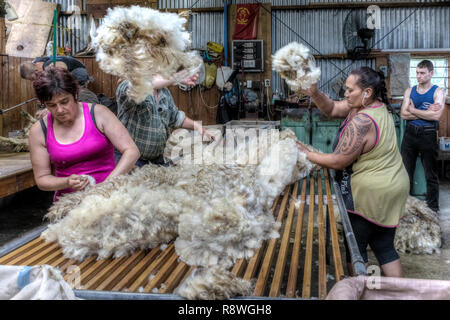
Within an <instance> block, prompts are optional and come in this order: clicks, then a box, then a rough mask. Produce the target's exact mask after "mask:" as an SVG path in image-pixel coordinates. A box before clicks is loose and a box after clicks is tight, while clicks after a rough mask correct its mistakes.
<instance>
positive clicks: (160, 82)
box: [152, 70, 199, 90]
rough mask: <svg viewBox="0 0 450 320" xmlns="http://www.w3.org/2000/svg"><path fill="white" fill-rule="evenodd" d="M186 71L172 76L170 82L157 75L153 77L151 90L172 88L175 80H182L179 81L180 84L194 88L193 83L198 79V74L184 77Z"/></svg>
mask: <svg viewBox="0 0 450 320" xmlns="http://www.w3.org/2000/svg"><path fill="white" fill-rule="evenodd" d="M185 74H186V71H183V70H182V71H180V72H178V73H177V74H175V75H174V77H173V78H172V79H170V80H167V79H164V78H163V77H161V76H160V75H159V74H157V75H155V76H154V77H153V81H152V84H153V88H154V89H155V90H157V89H162V88H167V87H170V86H173V85H175V84H176V80H175V79H176V78H183V80H182V81H181V83H182V84H185V85H188V86H195V81H197V79H198V77H199V73H198V72H197V73H196V74H194V75H193V76H191V77H186V76H185Z"/></svg>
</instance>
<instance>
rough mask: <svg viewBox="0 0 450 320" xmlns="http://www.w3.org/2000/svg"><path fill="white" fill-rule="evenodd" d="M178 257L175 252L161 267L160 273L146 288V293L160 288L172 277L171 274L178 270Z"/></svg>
mask: <svg viewBox="0 0 450 320" xmlns="http://www.w3.org/2000/svg"><path fill="white" fill-rule="evenodd" d="M177 260H178V255H177V253H176V252H175V250H174V251H173V253H172V255H171V256H170V258H169V259H168V260H167V261H166V263H165V264H164V265H163V266H161V268H160V269H159V270H158V272H157V273H156V274H155V276H154V277H153V279H151V280H150V281H149V282H148V283H147V284H146V285H145V287H144V292H151V291H152V290H153V289H154V288H157V287H159V286H160V285H161V284H162V283H163V282H164V280H166V279H167V277H168V276H169V275H170V273H171V272H172V271H173V270H174V269H175V268H176V266H177V265H178V262H177Z"/></svg>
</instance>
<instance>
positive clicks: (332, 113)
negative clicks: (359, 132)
mask: <svg viewBox="0 0 450 320" xmlns="http://www.w3.org/2000/svg"><path fill="white" fill-rule="evenodd" d="M304 93H305V94H307V95H309V96H310V97H311V99H312V101H314V103H315V104H316V106H317V107H318V108H319V109H320V111H322V112H323V113H325V114H326V115H327V116H328V117H330V118H345V117H346V116H347V115H348V114H349V113H350V107H349V106H348V103H347V101H346V100H343V101H333V100H331V99H330V98H329V97H328V96H327V95H325V94H324V93H323V92H321V91H320V90H319V89H318V88H317V84H314V85H312V86H311V88H310V89H308V90H306V91H304Z"/></svg>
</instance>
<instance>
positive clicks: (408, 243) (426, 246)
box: [395, 196, 441, 254]
mask: <svg viewBox="0 0 450 320" xmlns="http://www.w3.org/2000/svg"><path fill="white" fill-rule="evenodd" d="M440 247H441V228H440V225H439V219H438V217H437V214H436V213H434V212H433V211H432V210H431V209H430V208H429V207H428V206H427V204H426V203H425V202H424V201H421V200H419V199H417V198H415V197H411V196H409V197H408V199H407V201H406V207H405V215H404V216H403V217H402V218H401V219H400V222H399V225H398V227H397V230H396V233H395V248H396V249H397V250H398V251H400V252H407V253H413V254H433V253H435V252H436V253H439V252H440V249H439V248H440Z"/></svg>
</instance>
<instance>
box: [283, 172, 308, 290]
mask: <svg viewBox="0 0 450 320" xmlns="http://www.w3.org/2000/svg"><path fill="white" fill-rule="evenodd" d="M306 185H307V181H306V179H303V180H302V193H301V196H300V207H299V208H298V213H297V225H296V227H295V238H294V247H293V248H292V256H291V266H290V270H289V277H288V283H287V287H286V296H287V297H288V298H294V297H295V295H296V291H297V276H298V266H299V259H300V250H301V246H300V244H301V241H302V228H303V212H304V211H305V202H306Z"/></svg>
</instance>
